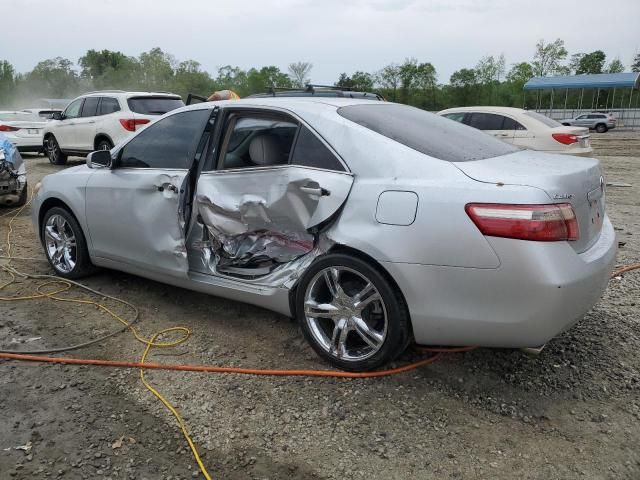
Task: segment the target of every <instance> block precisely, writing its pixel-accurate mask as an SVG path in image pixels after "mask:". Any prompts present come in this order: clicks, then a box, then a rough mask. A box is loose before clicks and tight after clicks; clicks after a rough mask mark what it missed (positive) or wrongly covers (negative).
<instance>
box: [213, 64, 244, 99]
mask: <svg viewBox="0 0 640 480" xmlns="http://www.w3.org/2000/svg"><path fill="white" fill-rule="evenodd" d="M215 87H216V90H226V89H229V90H233V91H234V92H236V93H237V94H238V95H240V96H241V97H244V96H246V95H247V94H248V93H249V88H248V86H247V72H245V71H244V70H242V69H241V68H240V67H232V66H231V65H225V66H223V67H220V68H218V76H217V77H216V79H215Z"/></svg>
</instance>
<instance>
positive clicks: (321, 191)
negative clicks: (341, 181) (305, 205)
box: [300, 185, 331, 197]
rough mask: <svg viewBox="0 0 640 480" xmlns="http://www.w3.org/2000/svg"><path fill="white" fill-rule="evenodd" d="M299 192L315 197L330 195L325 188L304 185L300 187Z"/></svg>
mask: <svg viewBox="0 0 640 480" xmlns="http://www.w3.org/2000/svg"><path fill="white" fill-rule="evenodd" d="M300 190H301V191H302V192H304V193H306V194H308V195H316V196H318V197H326V196H329V195H331V192H330V191H329V190H327V189H326V188H322V187H312V186H311V185H304V186H303V187H300Z"/></svg>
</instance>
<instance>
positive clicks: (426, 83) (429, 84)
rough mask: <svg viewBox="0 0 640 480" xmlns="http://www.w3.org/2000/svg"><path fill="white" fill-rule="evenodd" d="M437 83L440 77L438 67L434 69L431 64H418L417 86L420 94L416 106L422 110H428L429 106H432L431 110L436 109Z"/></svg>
mask: <svg viewBox="0 0 640 480" xmlns="http://www.w3.org/2000/svg"><path fill="white" fill-rule="evenodd" d="M437 81H438V75H437V73H436V67H434V66H433V65H432V64H431V63H430V62H424V63H420V64H418V66H417V67H416V75H415V86H416V89H417V90H418V92H419V93H418V99H417V101H416V102H415V103H414V104H415V105H417V106H419V107H422V108H426V107H427V105H430V106H431V108H435V105H436V82H437ZM428 99H430V100H428Z"/></svg>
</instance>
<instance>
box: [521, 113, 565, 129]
mask: <svg viewBox="0 0 640 480" xmlns="http://www.w3.org/2000/svg"><path fill="white" fill-rule="evenodd" d="M524 114H525V115H527V116H528V117H531V118H535V119H536V120H538V121H539V122H542V123H544V124H545V125H546V126H547V127H551V128H555V127H561V126H562V124H561V123H560V122H556V121H555V120H554V119H553V118H549V117H547V116H546V115H542V114H541V113H538V112H524Z"/></svg>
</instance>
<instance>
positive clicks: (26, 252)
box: [0, 131, 640, 480]
mask: <svg viewBox="0 0 640 480" xmlns="http://www.w3.org/2000/svg"><path fill="white" fill-rule="evenodd" d="M593 140H594V146H595V147H596V156H597V157H598V158H600V159H601V160H602V162H603V164H604V168H605V171H606V174H607V181H609V182H614V183H626V184H631V185H632V186H631V187H610V188H609V190H608V211H609V215H610V216H611V218H612V220H613V222H614V225H615V226H616V231H617V235H618V240H619V242H620V245H621V247H620V250H619V254H618V263H619V264H629V263H635V262H639V261H640V169H639V168H638V166H639V165H640V150H639V147H640V132H635V133H634V132H624V131H614V132H608V133H606V134H602V135H598V134H594V135H593ZM613 155H615V156H613ZM73 163H74V162H72V164H73ZM75 163H76V164H77V163H80V160H78V161H77V162H75ZM27 165H28V169H29V176H30V179H29V181H30V182H31V184H32V185H33V184H35V182H36V181H37V180H38V179H39V178H41V177H42V176H43V175H46V174H48V173H52V172H54V171H56V170H57V168H59V167H54V166H51V165H49V163H48V162H47V161H46V160H45V159H43V158H42V157H29V158H27ZM8 218H9V217H8V216H5V217H1V218H0V234H1V235H2V238H4V236H5V234H6V232H7V226H8ZM13 238H14V241H15V243H16V244H17V250H16V252H15V254H17V255H22V256H42V254H41V252H40V249H39V246H38V245H37V243H36V240H35V236H34V234H33V231H32V229H31V226H30V223H29V218H28V211H24V212H23V214H21V215H20V216H19V217H18V218H17V219H16V221H15V222H14V236H13ZM15 265H16V266H19V267H20V268H21V269H22V270H25V271H27V270H28V271H37V272H41V273H47V272H49V269H48V266H47V265H46V264H43V263H34V262H31V263H24V262H22V263H18V262H17V261H16V262H15ZM39 283H41V282H39ZM85 283H87V284H88V285H90V286H91V287H93V288H95V289H98V290H100V291H103V292H105V293H108V294H111V295H116V296H120V297H122V298H124V299H126V300H128V301H130V302H132V303H134V304H136V305H137V306H138V308H139V309H140V312H141V324H140V329H141V331H142V332H143V333H144V334H145V335H147V336H150V335H151V334H152V333H154V332H156V331H158V330H161V329H163V328H167V327H169V326H173V325H186V326H188V327H189V328H191V329H192V330H193V332H194V335H193V337H192V338H191V339H190V340H189V341H188V342H187V343H185V344H183V345H181V346H179V347H177V348H175V349H169V350H155V351H154V353H153V354H152V356H151V360H153V361H158V362H167V363H207V364H214V365H233V366H240V365H242V366H250V367H262V368H267V367H273V368H322V369H324V368H326V366H325V365H324V364H323V363H322V362H320V361H319V359H318V358H317V357H316V356H315V354H314V353H313V352H312V351H311V349H310V348H309V347H307V345H306V344H305V342H304V341H303V340H302V338H301V334H300V333H299V330H298V328H297V326H296V325H295V324H294V323H292V322H291V321H290V320H289V319H287V318H284V317H282V316H280V315H277V314H274V313H271V312H268V311H265V310H262V309H259V308H256V307H252V306H248V305H243V304H239V303H235V302H231V301H227V300H223V299H219V298H215V297H210V296H205V295H202V294H198V293H194V292H190V291H185V290H180V289H176V288H173V287H168V286H165V285H162V284H159V283H156V282H152V281H149V280H144V279H141V278H137V277H133V276H130V275H126V274H124V273H119V272H113V271H102V272H100V273H99V274H96V275H95V276H92V277H91V278H88V279H86V282H85ZM37 284H38V283H37V282H33V281H21V282H19V283H18V284H17V285H14V286H12V287H11V290H10V292H9V293H11V294H20V293H22V294H27V293H28V292H31V291H32V290H33V288H34V287H35V286H37ZM5 294H6V293H5ZM73 295H74V296H77V295H82V294H80V293H79V292H73ZM108 303H109V304H111V302H108ZM639 304H640V273H630V274H627V275H625V276H623V277H622V278H618V279H614V280H612V281H611V283H610V285H609V288H608V290H607V291H606V293H605V295H604V297H603V299H602V300H601V301H600V302H599V303H598V304H597V305H596V306H595V307H594V308H593V309H592V310H591V311H590V312H589V313H588V315H587V316H586V317H585V319H584V320H582V321H581V322H579V323H578V324H577V325H576V326H575V327H574V328H572V329H571V330H569V331H568V332H566V333H565V334H563V335H562V336H560V337H559V338H557V339H555V340H553V341H552V342H550V343H549V345H548V346H547V348H546V349H545V350H544V351H543V353H542V354H541V355H540V356H538V357H535V358H531V357H527V356H525V355H523V354H522V353H520V352H519V351H509V350H491V349H479V350H475V351H473V352H468V353H461V354H449V355H447V356H445V357H443V358H441V359H440V360H439V361H438V362H436V363H435V364H433V365H430V366H428V367H424V368H422V369H420V370H416V371H413V372H411V373H407V374H402V375H398V376H395V377H390V378H384V379H372V380H344V379H306V378H293V379H291V378H275V377H246V376H244V377H242V376H237V375H226V376H223V375H211V374H195V373H177V372H150V373H148V375H147V376H148V378H149V380H150V381H151V382H152V384H153V385H154V386H156V387H157V388H158V389H159V390H160V391H161V392H163V394H165V395H166V396H167V398H168V399H169V400H171V401H172V402H173V403H174V404H175V405H176V406H177V407H178V408H179V410H180V412H181V413H182V414H183V416H184V418H185V419H186V422H187V424H188V426H189V429H190V431H191V432H192V434H193V436H194V439H195V440H196V443H197V445H198V447H199V449H200V451H201V453H202V457H203V461H204V463H205V464H206V466H207V468H208V469H209V471H210V472H211V474H212V475H213V477H214V478H218V479H219V478H229V479H247V478H250V479H280V478H291V479H308V478H319V479H320V478H322V479H333V478H340V479H361V478H367V479H378V478H380V479H383V478H384V479H408V478H432V477H438V478H487V479H495V478H498V479H503V478H504V479H512V478H536V479H538V478H539V479H553V478H558V479H566V478H588V479H592V478H611V479H619V478H628V479H637V478H640V449H639V448H638V445H640V394H639V393H640V356H639V355H638V353H637V345H638V341H639V339H640V330H639V321H640V316H639V313H638V312H639V311H640V309H639V307H638V305H639ZM114 308H120V310H121V311H122V312H123V313H126V311H124V310H122V308H121V307H118V306H117V305H114ZM0 312H1V315H0V342H2V345H3V346H2V347H1V348H7V347H15V348H21V349H27V348H45V347H55V346H62V345H66V344H70V343H75V342H79V341H83V340H85V339H87V338H91V337H94V336H97V335H101V334H103V333H106V332H109V331H112V330H113V329H115V328H117V326H116V324H115V322H114V321H113V320H112V319H109V318H108V317H105V316H104V315H103V314H101V313H100V312H99V311H98V310H97V309H95V308H94V307H90V306H78V305H76V304H67V303H59V302H53V301H50V300H32V301H25V302H21V303H16V302H1V303H0ZM38 337H39V338H38ZM34 338H36V340H33V339H34ZM29 340H30V341H29ZM12 342H13V344H12ZM16 342H18V343H19V344H18V345H15V343H16ZM21 342H24V343H21ZM142 351H143V346H142V345H141V344H140V343H138V342H136V341H135V340H134V339H133V338H132V337H131V335H129V334H122V335H119V336H117V337H115V338H113V339H111V340H108V341H107V342H105V343H104V344H102V345H97V346H93V347H90V348H87V349H84V350H82V351H79V352H75V353H74V355H75V356H78V357H86V358H109V359H124V360H138V359H139V357H140V356H141V354H142ZM417 356H418V354H417V353H416V352H414V351H409V352H407V353H406V354H405V356H404V357H403V358H402V359H400V360H399V362H398V363H403V362H406V361H409V360H412V359H415V358H417ZM0 414H1V415H2V418H3V419H4V421H3V422H0V478H2V479H5V478H25V479H26V478H29V479H31V478H70V479H76V478H78V479H80V478H83V479H93V478H110V479H124V478H126V479H149V480H152V479H183V478H194V477H200V478H202V476H201V475H200V473H199V472H198V469H197V466H196V465H195V462H194V460H193V457H192V456H191V454H190V452H189V450H188V446H187V445H186V442H185V441H184V439H183V437H182V436H181V434H180V432H179V429H178V427H177V425H176V424H175V422H174V420H173V418H172V417H171V416H170V415H169V414H168V412H167V411H166V410H165V409H164V407H162V405H161V404H160V403H159V402H158V401H157V400H156V399H155V397H153V396H152V395H151V394H150V393H149V392H148V391H147V390H146V389H145V388H144V387H143V386H142V384H141V383H140V380H139V374H138V372H137V371H135V370H113V369H104V368H90V367H71V366H59V365H41V364H25V363H16V362H2V363H0ZM18 446H23V447H24V449H16V447H18Z"/></svg>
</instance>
